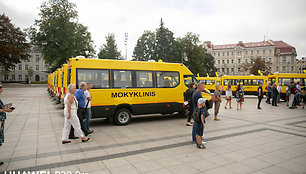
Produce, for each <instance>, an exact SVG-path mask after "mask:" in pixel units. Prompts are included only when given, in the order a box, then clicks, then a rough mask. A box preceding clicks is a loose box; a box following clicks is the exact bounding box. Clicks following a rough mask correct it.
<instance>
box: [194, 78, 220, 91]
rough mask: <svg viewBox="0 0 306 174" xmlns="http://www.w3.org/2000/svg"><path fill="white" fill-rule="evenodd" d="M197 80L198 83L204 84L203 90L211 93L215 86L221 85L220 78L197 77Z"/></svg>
mask: <svg viewBox="0 0 306 174" xmlns="http://www.w3.org/2000/svg"><path fill="white" fill-rule="evenodd" d="M197 79H198V81H199V82H204V84H205V88H206V89H208V90H210V91H212V92H214V91H215V87H216V84H218V85H221V78H220V77H197ZM220 87H222V86H220Z"/></svg>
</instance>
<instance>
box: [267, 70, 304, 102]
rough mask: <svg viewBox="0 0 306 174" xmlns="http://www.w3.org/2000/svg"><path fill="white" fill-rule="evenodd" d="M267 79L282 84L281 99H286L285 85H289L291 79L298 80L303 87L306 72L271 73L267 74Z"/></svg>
mask: <svg viewBox="0 0 306 174" xmlns="http://www.w3.org/2000/svg"><path fill="white" fill-rule="evenodd" d="M268 78H269V81H271V83H272V84H273V83H276V85H278V84H279V83H280V84H281V86H282V93H281V98H282V99H283V100H285V99H286V87H287V86H290V83H291V81H294V82H300V86H301V88H304V87H305V83H306V80H305V79H306V74H301V73H273V74H269V75H268Z"/></svg>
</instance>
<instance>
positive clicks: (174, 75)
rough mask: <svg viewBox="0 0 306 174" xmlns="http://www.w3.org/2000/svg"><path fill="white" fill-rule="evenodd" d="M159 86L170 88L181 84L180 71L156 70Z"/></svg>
mask: <svg viewBox="0 0 306 174" xmlns="http://www.w3.org/2000/svg"><path fill="white" fill-rule="evenodd" d="M156 79H157V87H159V88H169V87H172V88H173V87H176V86H177V85H179V83H180V81H179V73H178V72H160V71H159V72H156Z"/></svg>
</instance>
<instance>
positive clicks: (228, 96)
mask: <svg viewBox="0 0 306 174" xmlns="http://www.w3.org/2000/svg"><path fill="white" fill-rule="evenodd" d="M232 96H233V91H232V86H231V85H228V86H227V88H226V91H225V100H226V103H225V109H227V108H226V106H227V103H228V105H229V108H230V109H232Z"/></svg>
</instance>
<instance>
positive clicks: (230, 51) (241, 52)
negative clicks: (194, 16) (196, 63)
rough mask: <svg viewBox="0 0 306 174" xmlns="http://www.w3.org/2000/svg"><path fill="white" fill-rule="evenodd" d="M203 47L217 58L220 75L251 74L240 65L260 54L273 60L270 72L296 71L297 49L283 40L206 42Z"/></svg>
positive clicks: (216, 62)
mask: <svg viewBox="0 0 306 174" xmlns="http://www.w3.org/2000/svg"><path fill="white" fill-rule="evenodd" d="M203 47H204V48H205V49H207V51H208V52H209V53H210V54H211V55H212V56H213V57H214V58H215V67H216V68H217V71H218V74H220V75H249V72H245V71H242V70H241V68H240V65H242V64H243V63H250V62H252V60H253V59H254V58H256V57H258V56H260V57H261V58H262V59H263V60H264V61H268V62H271V63H272V64H271V67H270V72H271V73H273V72H282V73H289V72H296V70H295V69H296V55H297V54H296V50H295V48H294V47H293V46H291V45H289V44H287V43H285V42H283V41H272V40H268V41H263V42H249V43H243V42H242V41H239V42H238V43H237V44H227V45H213V44H212V43H211V42H210V41H207V42H204V44H203Z"/></svg>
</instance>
